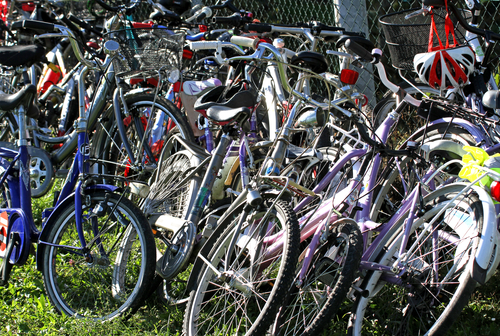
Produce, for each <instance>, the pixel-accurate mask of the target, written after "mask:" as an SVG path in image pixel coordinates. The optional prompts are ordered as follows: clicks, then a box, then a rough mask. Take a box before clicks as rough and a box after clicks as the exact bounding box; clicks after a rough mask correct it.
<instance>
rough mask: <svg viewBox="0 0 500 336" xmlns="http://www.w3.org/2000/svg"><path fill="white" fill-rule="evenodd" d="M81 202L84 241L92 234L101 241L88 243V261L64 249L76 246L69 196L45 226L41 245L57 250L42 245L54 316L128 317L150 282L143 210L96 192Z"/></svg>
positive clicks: (151, 253)
mask: <svg viewBox="0 0 500 336" xmlns="http://www.w3.org/2000/svg"><path fill="white" fill-rule="evenodd" d="M84 199H85V202H84V205H83V206H84V208H83V209H82V211H83V216H82V217H83V218H84V219H85V222H84V223H83V232H84V236H85V239H86V241H87V243H91V242H92V240H93V239H94V238H96V232H98V234H99V237H100V238H99V239H97V240H96V241H95V243H94V244H89V248H90V253H91V255H90V256H91V258H92V260H88V258H86V256H85V255H84V254H83V253H82V252H81V251H78V250H76V249H72V248H70V247H69V246H80V242H79V237H78V233H77V229H76V223H75V202H74V196H73V197H71V198H70V199H68V200H67V201H65V203H63V205H62V206H61V207H60V208H58V209H56V211H57V213H54V214H53V218H54V221H53V222H52V223H51V224H50V225H51V226H50V227H48V228H49V230H50V231H49V232H48V234H47V239H46V242H47V243H49V244H56V245H61V246H52V245H42V248H43V251H42V254H41V255H42V258H43V259H42V260H43V269H42V274H43V280H44V287H45V289H46V292H47V296H48V297H49V299H50V302H51V303H52V304H53V305H54V307H55V309H56V310H57V311H58V312H60V313H64V314H66V315H70V316H75V317H81V318H91V319H93V320H111V319H113V318H116V317H117V316H120V315H124V316H128V315H129V314H132V313H133V312H135V311H136V310H137V309H138V308H139V307H140V305H141V303H142V301H143V298H144V295H145V293H146V291H147V289H148V286H149V283H150V281H151V279H153V275H154V270H155V260H156V258H155V248H154V238H153V234H152V232H151V229H150V227H149V226H148V224H147V219H146V218H145V217H144V215H143V214H142V212H141V211H140V210H139V209H138V208H137V207H136V206H135V205H134V204H133V203H132V202H131V201H130V200H128V199H127V198H125V197H123V196H122V195H117V194H114V193H105V192H103V191H95V192H90V193H87V194H86V195H85V196H84ZM100 207H101V208H102V210H101V209H100ZM115 207H116V208H115ZM54 216H55V217H54ZM105 224H106V225H107V226H106V229H105V228H104V227H103V226H102V225H105ZM47 225H49V224H47ZM105 230H107V231H105ZM63 245H66V246H63ZM107 249H109V250H107Z"/></svg>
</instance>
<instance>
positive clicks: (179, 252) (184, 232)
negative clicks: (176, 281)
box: [155, 214, 196, 280]
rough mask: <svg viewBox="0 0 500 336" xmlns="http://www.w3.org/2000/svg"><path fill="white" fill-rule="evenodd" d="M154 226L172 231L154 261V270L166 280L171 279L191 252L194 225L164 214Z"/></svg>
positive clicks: (180, 269)
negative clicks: (162, 249)
mask: <svg viewBox="0 0 500 336" xmlns="http://www.w3.org/2000/svg"><path fill="white" fill-rule="evenodd" d="M155 226H157V227H161V228H163V229H166V230H169V231H172V232H174V233H173V235H172V238H171V239H170V241H169V244H167V245H168V246H167V248H166V250H165V252H163V255H162V257H161V258H160V259H159V260H158V261H157V262H156V272H158V274H160V276H161V277H162V278H164V279H166V280H170V279H173V278H174V277H175V276H176V275H177V274H178V273H179V272H180V271H182V270H183V269H184V267H185V266H186V264H187V262H188V261H189V257H190V256H191V254H192V252H193V247H194V245H195V239H196V227H195V225H194V224H193V223H192V222H188V221H184V220H181V219H179V218H175V217H173V216H170V215H167V214H164V215H161V216H160V217H159V218H158V220H157V221H156V222H155Z"/></svg>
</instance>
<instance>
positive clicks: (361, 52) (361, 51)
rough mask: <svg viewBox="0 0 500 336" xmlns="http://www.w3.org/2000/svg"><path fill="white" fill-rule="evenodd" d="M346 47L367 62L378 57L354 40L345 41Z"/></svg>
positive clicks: (373, 60)
mask: <svg viewBox="0 0 500 336" xmlns="http://www.w3.org/2000/svg"><path fill="white" fill-rule="evenodd" d="M344 45H345V47H346V48H347V49H349V50H350V51H351V52H352V53H354V54H356V55H358V56H359V57H360V58H361V59H362V60H364V61H366V62H375V61H376V59H375V57H374V56H373V55H372V53H371V52H369V51H368V50H366V49H365V48H363V47H362V46H361V45H359V44H357V43H356V42H354V41H353V40H350V39H349V40H347V41H346V42H345V44H344Z"/></svg>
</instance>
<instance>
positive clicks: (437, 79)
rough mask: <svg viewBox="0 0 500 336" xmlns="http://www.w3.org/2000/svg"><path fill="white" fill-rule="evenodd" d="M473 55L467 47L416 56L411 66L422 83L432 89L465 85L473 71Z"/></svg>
mask: <svg viewBox="0 0 500 336" xmlns="http://www.w3.org/2000/svg"><path fill="white" fill-rule="evenodd" d="M474 59H475V55H474V52H473V51H472V49H471V48H470V47H469V46H462V47H458V48H452V49H443V50H438V51H432V52H426V53H421V54H416V55H415V57H414V58H413V66H414V67H415V70H416V71H417V73H418V77H420V79H421V80H422V82H424V83H427V84H429V86H431V87H433V88H434V89H440V90H445V89H451V88H454V87H460V86H463V85H465V84H466V83H467V82H468V81H469V76H470V75H471V74H472V72H473V71H474Z"/></svg>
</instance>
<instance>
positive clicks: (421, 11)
mask: <svg viewBox="0 0 500 336" xmlns="http://www.w3.org/2000/svg"><path fill="white" fill-rule="evenodd" d="M430 11H431V7H430V6H422V8H420V9H419V10H417V11H415V12H412V13H410V14H408V15H406V16H405V20H408V19H411V18H412V17H415V16H419V15H420V14H422V15H427V14H429V13H430Z"/></svg>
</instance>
